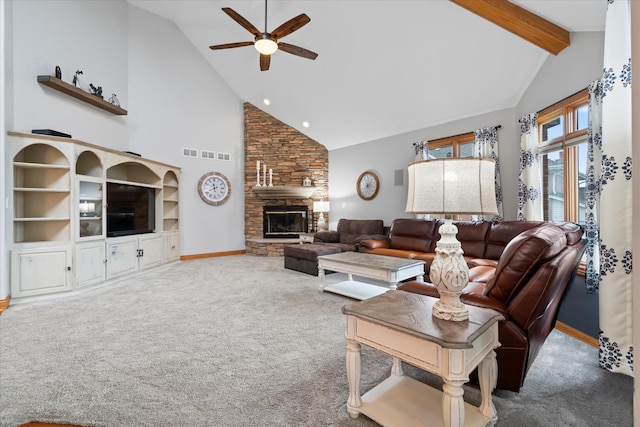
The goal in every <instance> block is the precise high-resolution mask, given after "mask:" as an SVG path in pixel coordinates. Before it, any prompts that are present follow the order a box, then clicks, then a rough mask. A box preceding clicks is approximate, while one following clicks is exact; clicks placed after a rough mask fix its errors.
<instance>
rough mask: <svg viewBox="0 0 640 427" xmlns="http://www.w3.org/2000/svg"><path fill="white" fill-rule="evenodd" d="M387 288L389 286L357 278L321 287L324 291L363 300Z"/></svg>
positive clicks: (381, 292) (385, 290)
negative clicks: (359, 280) (360, 280)
mask: <svg viewBox="0 0 640 427" xmlns="http://www.w3.org/2000/svg"><path fill="white" fill-rule="evenodd" d="M388 290H389V286H388V285H387V286H376V285H373V284H371V283H364V282H358V281H357V280H345V281H342V282H338V283H333V284H331V285H326V286H325V287H324V289H323V291H325V292H332V293H334V294H339V295H344V296H346V297H349V298H354V299H358V300H365V299H369V298H372V297H375V296H378V295H380V294H384V293H385V292H387V291H388Z"/></svg>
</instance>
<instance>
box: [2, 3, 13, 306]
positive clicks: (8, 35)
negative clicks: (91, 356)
mask: <svg viewBox="0 0 640 427" xmlns="http://www.w3.org/2000/svg"><path fill="white" fill-rule="evenodd" d="M12 10H13V2H8V1H0V177H1V179H0V180H1V181H2V184H3V185H1V186H0V201H1V203H2V208H0V226H2V227H4V228H3V229H2V230H3V233H2V237H0V299H2V300H3V299H5V298H6V297H7V295H9V252H8V250H7V248H8V247H9V243H10V242H9V236H8V235H7V234H8V233H6V227H5V226H4V224H6V221H7V217H8V216H9V214H10V213H9V211H8V210H7V208H6V206H7V205H6V203H5V200H6V197H7V189H6V187H5V185H4V183H5V182H7V181H6V179H5V173H6V169H7V168H6V161H7V160H6V157H5V156H6V149H5V147H6V135H7V123H9V122H10V118H11V116H10V115H8V114H7V110H10V109H11V101H12V96H11V93H10V92H9V91H8V89H10V84H9V81H10V79H11V74H10V73H9V72H8V70H9V69H10V68H11V67H10V66H11V63H12V62H11V57H12V55H11V40H12V31H11V28H12V25H11V17H12V16H13V12H12Z"/></svg>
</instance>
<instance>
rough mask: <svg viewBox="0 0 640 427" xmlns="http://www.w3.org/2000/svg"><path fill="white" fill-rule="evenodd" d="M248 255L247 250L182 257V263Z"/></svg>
mask: <svg viewBox="0 0 640 427" xmlns="http://www.w3.org/2000/svg"><path fill="white" fill-rule="evenodd" d="M246 253H247V250H246V249H240V250H237V251H224V252H210V253H208V254H195V255H181V256H180V261H190V260H194V259H202V258H215V257H220V256H229V255H243V254H246Z"/></svg>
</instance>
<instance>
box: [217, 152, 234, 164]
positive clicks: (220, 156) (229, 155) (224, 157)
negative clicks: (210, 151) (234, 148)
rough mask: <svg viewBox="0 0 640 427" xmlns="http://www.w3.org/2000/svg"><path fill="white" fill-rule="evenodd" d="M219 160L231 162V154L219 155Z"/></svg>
mask: <svg viewBox="0 0 640 427" xmlns="http://www.w3.org/2000/svg"><path fill="white" fill-rule="evenodd" d="M218 160H224V161H227V162H228V161H229V160H231V154H229V153H218Z"/></svg>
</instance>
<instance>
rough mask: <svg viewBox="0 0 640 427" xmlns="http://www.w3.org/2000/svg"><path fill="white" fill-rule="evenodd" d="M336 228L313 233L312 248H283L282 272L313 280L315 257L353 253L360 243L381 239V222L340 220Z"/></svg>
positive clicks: (307, 246)
mask: <svg viewBox="0 0 640 427" xmlns="http://www.w3.org/2000/svg"><path fill="white" fill-rule="evenodd" d="M336 228H337V229H336V230H330V231H319V232H317V233H316V234H314V239H313V243H312V244H305V245H286V246H285V247H284V268H287V269H289V270H296V271H300V272H302V273H307V274H312V275H314V276H317V275H318V256H321V255H329V254H334V253H338V252H349V251H351V252H353V251H357V250H358V246H359V244H360V240H361V239H384V238H385V235H384V223H383V221H382V220H381V219H340V220H339V221H338V226H337V227H336ZM325 273H328V271H325Z"/></svg>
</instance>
